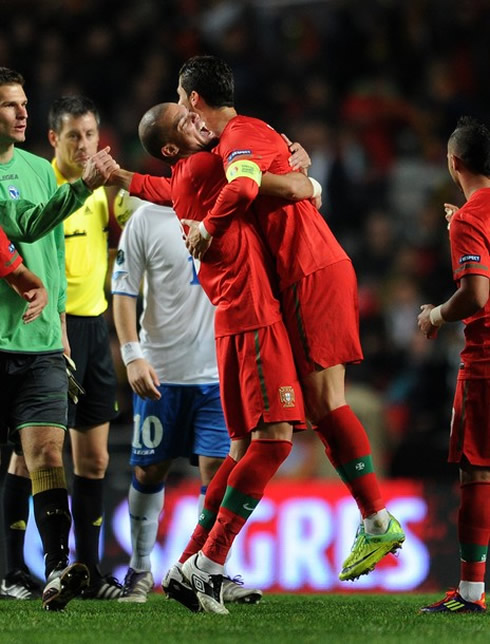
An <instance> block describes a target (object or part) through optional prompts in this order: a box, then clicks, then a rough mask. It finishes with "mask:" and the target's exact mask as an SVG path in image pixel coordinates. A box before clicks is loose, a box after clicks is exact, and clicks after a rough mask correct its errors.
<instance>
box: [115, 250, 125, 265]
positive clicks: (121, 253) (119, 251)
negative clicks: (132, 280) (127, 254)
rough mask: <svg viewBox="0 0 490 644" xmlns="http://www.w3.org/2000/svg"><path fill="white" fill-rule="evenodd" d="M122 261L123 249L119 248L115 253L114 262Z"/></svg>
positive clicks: (120, 262)
mask: <svg viewBox="0 0 490 644" xmlns="http://www.w3.org/2000/svg"><path fill="white" fill-rule="evenodd" d="M123 262H124V251H123V250H122V249H119V250H118V251H117V255H116V264H122V263H123Z"/></svg>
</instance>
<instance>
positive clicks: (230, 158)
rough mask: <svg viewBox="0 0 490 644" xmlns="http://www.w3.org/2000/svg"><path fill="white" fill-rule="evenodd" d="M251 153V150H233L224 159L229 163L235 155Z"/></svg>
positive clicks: (241, 155) (240, 155)
mask: <svg viewBox="0 0 490 644" xmlns="http://www.w3.org/2000/svg"><path fill="white" fill-rule="evenodd" d="M250 154H252V150H234V151H233V152H232V153H231V154H230V155H229V156H228V158H227V159H226V162H227V163H231V162H232V161H233V159H234V158H235V157H243V156H246V155H250Z"/></svg>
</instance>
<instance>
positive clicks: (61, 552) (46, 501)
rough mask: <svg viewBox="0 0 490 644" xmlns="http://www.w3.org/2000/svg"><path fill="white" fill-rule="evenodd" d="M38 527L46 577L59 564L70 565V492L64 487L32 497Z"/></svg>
mask: <svg viewBox="0 0 490 644" xmlns="http://www.w3.org/2000/svg"><path fill="white" fill-rule="evenodd" d="M32 498H33V501H34V516H35V517H36V524H37V529H38V530H39V534H40V536H41V541H42V543H43V550H44V558H45V569H46V578H47V577H48V575H49V573H50V572H51V571H52V570H53V569H54V568H57V567H59V566H63V567H64V566H67V565H68V533H69V530H70V525H71V517H70V510H69V508H68V494H67V491H66V489H64V488H53V489H51V490H46V491H44V492H38V493H37V494H34V496H33V497H32Z"/></svg>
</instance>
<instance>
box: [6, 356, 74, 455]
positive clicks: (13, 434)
mask: <svg viewBox="0 0 490 644" xmlns="http://www.w3.org/2000/svg"><path fill="white" fill-rule="evenodd" d="M67 409H68V379H67V377H66V368H65V361H64V359H63V355H62V354H61V353H46V354H35V355H32V354H26V353H7V352H0V437H1V441H2V443H6V442H7V438H9V437H10V438H11V439H12V440H13V441H14V442H17V441H18V435H17V431H18V430H19V429H22V428H23V427H32V426H36V425H42V426H49V427H62V428H63V429H66V421H67Z"/></svg>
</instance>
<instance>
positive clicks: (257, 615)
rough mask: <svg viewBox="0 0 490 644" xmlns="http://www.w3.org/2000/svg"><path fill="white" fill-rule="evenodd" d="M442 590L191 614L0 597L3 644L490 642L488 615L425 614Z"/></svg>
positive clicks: (273, 600) (271, 602)
mask: <svg viewBox="0 0 490 644" xmlns="http://www.w3.org/2000/svg"><path fill="white" fill-rule="evenodd" d="M441 596H442V595H441V594H439V595H416V594H406V595H398V594H396V595H395V594H393V595H364V594H359V595H329V594H325V595H267V594H266V595H265V596H264V599H263V600H262V602H261V603H260V604H258V605H256V606H242V605H231V606H230V613H231V614H230V615H229V616H221V615H210V614H202V613H199V614H193V613H190V612H189V611H187V610H186V609H185V608H183V607H182V606H180V604H177V603H175V602H173V601H167V600H165V599H164V598H163V596H162V595H159V594H154V595H151V596H150V598H149V600H148V602H147V603H146V604H119V603H117V602H115V601H95V600H90V601H88V600H87V601H82V600H74V601H72V602H71V603H70V604H69V605H68V606H67V609H66V611H65V612H64V613H46V612H43V611H42V610H41V605H40V601H17V600H4V601H0V643H1V644H24V643H25V644H72V643H73V644H75V643H76V644H112V643H114V644H126V643H128V644H129V643H131V644H154V643H155V644H156V643H157V642H158V643H159V644H174V643H182V644H220V643H228V642H229V643H230V644H248V642H250V643H257V644H272V643H273V644H289V643H291V644H293V643H294V644H303V643H305V644H306V643H310V642H319V643H323V642H325V644H337V643H339V644H357V643H359V644H360V643H362V644H378V643H386V644H419V643H420V644H427V643H432V642H434V644H446V643H448V644H449V643H451V644H454V643H457V644H464V643H466V642H468V643H470V642H471V643H472V644H477V643H480V642H482V643H483V642H486V643H487V644H488V642H489V641H490V620H489V616H488V615H487V614H483V615H421V614H418V613H417V610H418V608H419V607H420V606H422V605H424V604H426V603H428V602H429V601H434V600H436V599H440V597H441Z"/></svg>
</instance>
